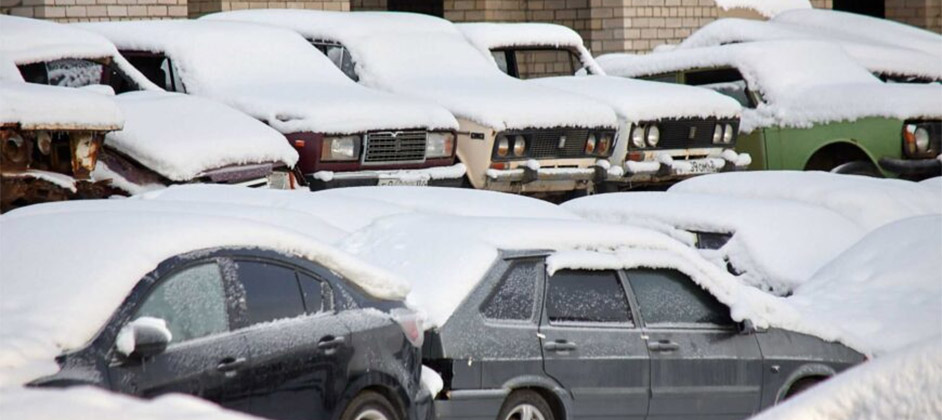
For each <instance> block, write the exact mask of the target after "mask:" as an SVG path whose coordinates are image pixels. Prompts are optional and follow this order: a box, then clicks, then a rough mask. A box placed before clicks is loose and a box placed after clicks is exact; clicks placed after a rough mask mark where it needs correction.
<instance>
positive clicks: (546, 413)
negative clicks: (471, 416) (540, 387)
mask: <svg viewBox="0 0 942 420" xmlns="http://www.w3.org/2000/svg"><path fill="white" fill-rule="evenodd" d="M497 419H498V420H554V417H553V410H551V409H550V406H549V404H547V402H546V400H544V399H543V397H541V396H540V394H537V393H536V392H534V391H529V390H523V391H516V392H514V393H512V394H510V396H509V397H507V401H504V405H503V406H502V407H501V408H500V414H499V415H498V416H497Z"/></svg>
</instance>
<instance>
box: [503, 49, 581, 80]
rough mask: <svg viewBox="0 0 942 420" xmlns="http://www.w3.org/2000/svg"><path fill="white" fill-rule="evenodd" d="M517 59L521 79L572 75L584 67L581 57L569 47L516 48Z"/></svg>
mask: <svg viewBox="0 0 942 420" xmlns="http://www.w3.org/2000/svg"><path fill="white" fill-rule="evenodd" d="M515 61H516V63H517V73H518V76H517V77H518V78H520V79H539V78H541V77H554V76H572V75H574V74H576V70H578V69H580V68H582V65H581V64H580V62H579V58H578V57H577V56H576V55H575V54H574V53H573V52H572V51H569V50H567V49H532V50H516V51H515Z"/></svg>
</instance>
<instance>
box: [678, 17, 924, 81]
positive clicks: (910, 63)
mask: <svg viewBox="0 0 942 420" xmlns="http://www.w3.org/2000/svg"><path fill="white" fill-rule="evenodd" d="M819 12H821V11H814V13H819ZM827 12H828V13H836V14H841V13H842V12H835V11H830V10H829V11H827ZM790 14H791V13H790V12H789V13H783V14H782V16H789V15H790ZM803 14H804V12H802V15H803ZM777 18H778V16H776V19H772V20H770V21H756V20H749V19H737V18H728V19H719V20H716V21H713V22H711V23H708V24H706V25H704V26H703V27H702V28H700V29H698V30H697V31H695V32H694V33H693V34H691V35H690V36H689V37H687V39H685V40H683V41H682V42H681V43H680V44H678V45H677V46H676V47H675V48H678V49H686V48H701V47H708V46H716V45H724V44H733V43H740V42H755V41H773V40H789V39H793V40H821V41H827V42H831V43H835V44H838V45H840V46H841V48H842V49H843V50H844V52H845V53H847V55H848V56H850V57H851V58H853V59H854V60H855V61H857V62H858V63H859V64H860V65H861V66H863V67H865V68H866V69H867V70H870V71H871V72H872V73H873V74H874V75H876V76H877V77H879V78H880V79H882V80H884V81H890V82H909V83H930V82H938V81H942V52H938V51H937V52H935V53H928V52H926V51H922V50H919V49H914V48H909V47H905V46H901V45H896V44H893V43H888V42H892V41H893V40H894V39H895V38H897V37H896V36H890V35H888V36H886V37H884V38H883V40H886V41H888V42H884V41H883V40H874V39H866V38H861V37H860V36H856V35H851V34H843V33H840V32H839V31H835V30H831V29H822V28H815V27H809V26H805V25H802V24H801V22H795V23H792V22H791V21H790V20H785V19H782V20H781V21H779V20H778V19H777ZM866 19H869V20H877V19H873V18H870V17H866ZM879 21H884V20H883V19H879ZM892 25H899V26H906V28H907V29H909V28H910V27H908V26H907V25H903V24H899V23H892ZM868 26H869V25H868ZM913 29H915V28H913ZM927 34H928V35H925V36H933V37H935V38H936V40H935V43H936V45H942V36H940V35H936V34H932V33H927Z"/></svg>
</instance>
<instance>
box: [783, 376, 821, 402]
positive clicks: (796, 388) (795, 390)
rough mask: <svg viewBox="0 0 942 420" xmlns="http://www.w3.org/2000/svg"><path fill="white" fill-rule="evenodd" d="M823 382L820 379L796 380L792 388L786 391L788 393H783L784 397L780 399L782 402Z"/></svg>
mask: <svg viewBox="0 0 942 420" xmlns="http://www.w3.org/2000/svg"><path fill="white" fill-rule="evenodd" d="M823 380H824V379H822V378H804V379H800V380H798V382H795V383H794V384H792V387H791V388H789V389H788V392H786V393H785V397H784V398H782V401H785V400H787V399H789V398H792V397H794V396H795V395H798V394H800V393H802V392H805V391H806V390H807V389H808V388H811V387H813V386H815V385H817V384H818V383H820V382H821V381H823Z"/></svg>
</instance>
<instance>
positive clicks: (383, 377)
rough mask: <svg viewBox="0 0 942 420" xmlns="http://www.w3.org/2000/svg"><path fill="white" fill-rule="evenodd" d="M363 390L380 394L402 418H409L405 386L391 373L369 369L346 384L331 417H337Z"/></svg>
mask: <svg viewBox="0 0 942 420" xmlns="http://www.w3.org/2000/svg"><path fill="white" fill-rule="evenodd" d="M363 391H373V392H376V393H378V394H380V395H382V396H383V397H385V398H386V399H387V400H389V402H390V403H391V404H392V405H393V406H394V407H395V408H396V410H397V411H398V413H399V415H401V416H402V418H404V419H406V418H409V396H408V394H406V392H407V390H406V388H405V386H403V385H402V384H400V383H399V382H398V381H397V380H396V378H394V377H393V376H391V375H388V374H386V373H383V372H377V371H371V372H366V373H364V374H362V375H360V376H359V377H357V378H356V379H354V380H353V381H351V382H350V383H349V384H348V385H347V389H346V390H344V393H343V396H342V397H341V398H340V401H339V403H338V404H337V407H336V408H335V409H334V415H333V419H335V420H336V419H339V418H340V415H341V413H343V410H344V409H345V408H346V407H347V405H348V404H350V401H353V399H354V398H356V396H357V395H359V394H360V393H361V392H363Z"/></svg>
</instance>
